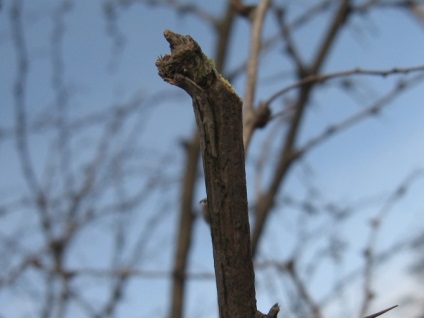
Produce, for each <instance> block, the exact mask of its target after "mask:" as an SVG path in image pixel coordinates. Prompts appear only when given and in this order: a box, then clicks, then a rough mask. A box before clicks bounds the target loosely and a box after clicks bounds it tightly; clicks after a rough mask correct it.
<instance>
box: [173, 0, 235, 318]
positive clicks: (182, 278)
mask: <svg viewBox="0 0 424 318" xmlns="http://www.w3.org/2000/svg"><path fill="white" fill-rule="evenodd" d="M233 22H234V10H233V8H232V5H231V3H228V4H227V10H226V14H225V16H224V18H223V20H222V21H221V22H220V23H218V24H217V33H218V43H217V45H216V52H215V66H216V69H217V70H219V71H222V70H223V69H224V65H225V59H226V56H227V52H228V42H229V40H230V35H231V30H232V27H233ZM199 151H200V147H199V139H198V137H197V131H195V132H194V134H193V137H192V138H191V140H190V141H189V143H188V146H187V152H186V161H185V164H186V165H185V170H184V174H183V178H182V179H183V184H182V193H181V206H180V212H179V214H180V220H179V225H178V234H177V243H176V251H175V256H174V266H173V277H172V288H171V306H170V312H169V314H168V317H170V318H181V317H183V312H184V294H185V286H186V275H185V274H186V271H187V263H188V257H189V252H190V247H191V241H192V237H193V228H194V226H193V225H194V222H193V221H194V215H193V211H192V204H193V196H194V187H195V184H196V174H197V163H198V159H199Z"/></svg>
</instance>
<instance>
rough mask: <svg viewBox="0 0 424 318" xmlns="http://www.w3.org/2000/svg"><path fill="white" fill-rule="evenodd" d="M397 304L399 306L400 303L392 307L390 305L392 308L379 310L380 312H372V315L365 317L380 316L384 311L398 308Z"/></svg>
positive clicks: (373, 317)
mask: <svg viewBox="0 0 424 318" xmlns="http://www.w3.org/2000/svg"><path fill="white" fill-rule="evenodd" d="M397 306H398V305H394V306H392V307H390V308H387V309H384V310H382V311H379V312H377V313H375V314H372V315H369V316H366V317H364V318H375V317H378V316H380V315H382V314H384V313H386V312H388V311H389V310H392V309H393V308H396V307H397Z"/></svg>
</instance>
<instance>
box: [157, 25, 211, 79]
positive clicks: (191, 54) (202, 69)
mask: <svg viewBox="0 0 424 318" xmlns="http://www.w3.org/2000/svg"><path fill="white" fill-rule="evenodd" d="M163 35H164V37H165V39H166V40H167V41H168V43H169V47H170V49H171V54H166V55H165V56H160V57H159V58H158V59H157V60H156V66H157V68H158V71H159V76H160V77H162V78H163V79H164V80H165V81H167V82H168V83H171V84H174V85H176V82H175V79H174V78H175V75H177V74H180V75H183V76H184V77H188V78H189V79H191V80H192V81H194V82H195V83H196V84H199V85H203V84H204V83H205V81H206V79H207V78H208V77H209V76H210V75H211V74H214V67H213V64H212V63H210V61H209V59H208V58H207V57H206V55H204V54H203V52H202V50H201V48H200V46H199V44H197V42H196V41H194V40H193V38H192V37H191V36H189V35H181V34H177V33H174V32H172V31H170V30H165V31H164V32H163Z"/></svg>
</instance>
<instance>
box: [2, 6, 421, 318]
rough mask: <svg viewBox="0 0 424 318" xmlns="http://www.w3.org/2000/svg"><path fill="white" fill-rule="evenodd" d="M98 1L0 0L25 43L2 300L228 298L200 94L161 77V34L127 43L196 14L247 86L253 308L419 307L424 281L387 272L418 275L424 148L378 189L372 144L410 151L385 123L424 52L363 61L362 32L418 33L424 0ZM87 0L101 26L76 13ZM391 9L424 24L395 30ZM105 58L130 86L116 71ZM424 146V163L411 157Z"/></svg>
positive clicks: (120, 311) (116, 302) (217, 61)
mask: <svg viewBox="0 0 424 318" xmlns="http://www.w3.org/2000/svg"><path fill="white" fill-rule="evenodd" d="M95 10H97V11H90V13H84V5H82V2H81V1H78V0H61V1H46V3H45V4H37V5H34V4H31V3H29V1H27V2H25V1H23V0H14V1H4V2H2V1H0V14H2V16H3V18H4V19H2V20H5V21H6V22H4V21H2V22H1V23H2V24H7V27H5V28H2V31H0V47H2V48H5V52H6V51H7V52H9V51H10V52H12V53H10V54H11V56H12V57H13V58H11V60H13V67H12V68H10V69H8V68H6V66H5V68H4V69H5V70H6V69H7V70H11V71H10V72H3V73H5V74H6V73H7V75H0V76H1V78H3V76H4V81H6V82H7V85H2V86H5V87H7V92H6V90H5V89H3V91H2V94H4V96H5V99H6V95H7V96H9V97H7V98H8V100H7V101H6V100H5V103H2V104H3V106H2V110H1V113H0V114H3V113H4V116H3V115H0V117H3V118H4V119H0V150H1V152H0V162H4V164H3V165H2V167H1V168H0V169H1V172H0V174H1V175H2V178H1V179H2V182H0V264H1V265H2V271H1V273H0V305H1V308H4V309H2V310H1V311H2V312H3V310H4V315H5V316H9V315H11V313H13V316H14V317H40V318H41V317H42V318H50V317H58V318H62V317H63V318H65V317H92V318H94V317H102V318H103V317H151V316H153V315H154V316H158V317H169V318H182V317H192V316H196V317H205V318H208V317H216V316H217V308H216V286H215V284H214V282H215V273H214V268H213V256H212V248H211V244H210V231H209V225H208V223H207V222H205V220H204V218H203V217H202V212H204V211H201V209H202V207H201V206H200V205H199V204H198V202H199V200H200V199H203V198H204V197H205V195H204V192H205V190H204V174H203V170H202V168H201V162H200V160H199V158H200V153H201V149H200V146H199V137H198V131H197V128H195V124H194V120H193V118H192V117H193V116H188V115H187V117H184V118H183V116H186V114H189V112H188V111H187V112H186V110H184V111H181V109H182V108H183V107H180V106H179V105H176V104H181V105H182V106H184V109H185V106H187V108H189V105H186V104H189V102H188V101H187V99H186V98H185V97H186V96H183V95H181V94H179V92H176V91H175V90H174V89H172V88H167V87H164V86H159V84H158V85H157V86H153V84H151V83H152V82H153V80H152V78H150V77H152V76H156V75H152V74H154V73H149V72H148V71H146V69H154V60H153V59H151V60H147V59H146V58H145V56H148V55H147V52H149V51H152V50H156V49H157V47H156V46H151V40H149V41H146V42H143V45H144V47H143V48H141V49H139V51H136V52H137V53H136V54H135V55H136V57H135V58H134V59H132V57H131V55H134V54H132V53H133V51H131V49H132V46H137V43H140V42H142V41H145V40H143V39H145V38H148V37H149V35H148V34H147V33H148V31H146V30H149V29H150V28H152V29H155V35H154V37H153V38H154V41H155V42H157V43H158V46H160V45H163V38H162V32H163V30H164V29H167V28H170V26H169V25H173V26H175V27H176V28H178V27H180V28H182V29H184V28H186V29H187V27H186V26H187V25H188V26H189V27H188V29H189V30H190V29H191V30H193V34H191V33H190V35H191V36H193V37H196V41H197V42H199V43H200V44H201V46H203V45H205V46H206V47H207V45H212V47H210V48H209V47H208V49H204V48H203V47H202V49H204V51H205V53H206V52H207V51H208V50H209V52H212V53H210V54H207V55H208V56H209V57H210V58H213V59H214V66H215V68H216V71H217V72H219V73H221V74H222V75H223V76H224V77H225V78H227V79H228V80H229V81H230V82H231V83H232V84H233V86H234V87H235V89H236V90H237V91H238V92H239V93H240V95H241V96H242V99H243V118H242V120H243V144H244V150H245V158H246V171H247V176H248V178H247V180H248V181H247V189H248V201H249V221H250V234H251V235H250V239H251V252H252V258H253V264H254V268H255V275H256V299H257V307H258V310H261V311H262V312H268V310H269V308H271V310H270V311H269V313H268V315H263V316H264V317H276V316H277V313H278V310H276V308H279V309H280V310H281V312H280V313H279V316H281V317H287V318H292V317H293V318H306V317H313V318H323V317H334V316H338V315H347V316H348V317H365V316H366V315H369V314H370V313H373V312H377V311H379V310H381V309H383V308H388V307H390V306H392V305H395V304H397V303H399V304H400V305H401V306H400V308H398V309H397V311H398V312H401V313H402V314H408V317H411V318H414V317H417V318H418V317H423V315H424V314H423V312H424V311H423V310H424V308H423V307H422V305H421V304H422V301H423V298H424V296H421V295H422V294H420V293H418V292H416V291H415V290H413V289H412V288H413V287H411V286H412V285H411V286H410V285H408V284H407V283H405V284H404V285H405V286H406V287H405V286H402V288H399V289H402V290H401V292H399V293H397V294H395V293H393V292H392V291H390V292H389V290H388V289H386V288H392V287H393V284H394V283H399V282H400V280H398V279H394V278H393V277H392V276H391V275H402V279H403V277H413V276H408V274H407V272H406V271H405V272H403V271H402V270H400V269H399V268H401V269H403V268H407V267H408V266H410V264H409V263H408V264H406V263H407V261H404V260H405V259H407V258H408V257H409V258H410V255H414V253H413V252H414V251H415V252H416V251H420V248H422V245H423V243H422V242H423V241H424V235H423V233H424V232H423V231H424V228H423V227H422V224H420V222H412V221H410V220H414V219H416V218H417V216H418V219H419V215H420V213H421V214H422V206H421V207H419V206H418V207H417V206H416V202H417V198H420V195H421V196H422V192H421V194H420V193H418V192H419V188H420V185H422V182H423V179H424V178H423V169H424V167H423V166H422V160H420V158H419V154H418V155H417V158H414V159H411V160H409V159H407V158H406V154H405V157H401V155H399V158H402V159H399V163H398V165H399V166H401V167H402V168H399V169H396V168H397V167H395V166H392V167H390V168H389V170H390V171H387V175H390V174H393V175H394V177H390V178H389V177H387V179H385V180H383V181H382V183H380V184H383V185H384V186H382V187H381V188H376V189H374V190H372V191H370V190H368V187H367V185H366V184H367V183H372V182H371V181H374V180H373V179H375V178H377V174H374V171H373V170H378V169H377V167H376V166H371V165H366V164H364V162H366V161H367V158H368V153H367V152H366V150H369V149H370V148H378V145H377V144H373V145H372V146H369V144H368V148H367V147H365V146H364V145H365V144H367V142H368V140H366V139H368V138H369V139H371V138H372V137H374V136H372V135H373V134H376V135H377V134H378V132H379V133H380V134H387V141H385V142H387V143H390V144H393V146H392V147H393V152H397V148H396V147H400V146H399V144H400V143H402V142H399V140H395V139H396V136H395V133H393V134H389V133H388V132H387V131H388V130H390V129H393V130H396V127H397V126H396V125H398V122H397V121H396V120H393V117H391V116H392V114H397V113H396V110H395V108H396V107H397V108H399V107H398V106H396V107H394V106H393V105H394V104H395V103H396V102H398V101H399V100H401V101H404V104H403V109H402V112H403V114H404V115H405V118H406V119H405V118H403V117H402V118H399V125H400V122H403V123H404V122H405V121H408V120H412V119H414V118H416V117H417V116H418V115H416V114H418V113H419V111H418V110H419V108H421V107H420V103H421V101H420V100H418V101H416V100H414V99H411V98H414V97H411V96H416V94H417V93H416V91H417V90H420V89H421V90H422V88H423V85H424V64H423V63H420V62H418V63H415V64H414V63H411V62H410V61H409V60H407V59H406V58H405V59H402V58H400V59H399V60H400V61H404V62H403V63H398V61H399V60H396V61H395V62H393V63H392V61H391V60H390V57H391V56H395V55H396V54H393V53H391V54H388V56H390V57H387V58H386V59H384V62H382V61H379V60H372V59H370V60H368V62H367V64H364V65H363V64H361V61H359V62H357V61H354V62H352V58H351V57H350V56H349V54H348V53H349V50H353V49H352V47H353V46H355V47H356V46H357V47H362V48H363V47H365V48H364V49H363V52H365V53H364V55H367V54H368V52H369V51H370V50H372V49H373V48H374V43H373V42H374V41H375V42H377V43H381V42H378V41H379V38H385V39H386V42H384V43H385V45H387V46H388V47H387V50H388V51H390V50H393V48H396V47H397V44H396V43H397V41H398V42H399V43H400V42H402V43H406V42H407V41H409V42H408V43H410V42H414V41H416V40H414V39H415V38H418V37H419V36H422V32H423V31H424V29H423V28H422V26H423V25H424V24H423V23H424V22H423V21H424V20H423V16H424V15H423V12H424V6H423V4H422V3H420V1H415V0H393V1H391V0H364V1H350V0H339V1H334V0H319V1H312V0H311V1H309V0H306V1H290V0H281V1H271V0H258V1H255V2H253V3H252V2H246V1H241V0H227V1H225V0H222V1H216V2H210V3H209V2H207V1H205V2H202V1H185V0H104V1H102V2H101V5H98V7H96V9H95ZM85 14H86V15H85ZM88 14H90V16H89V20H90V19H92V20H93V23H94V24H95V25H96V27H93V28H92V29H91V27H89V28H87V30H83V31H81V29H79V26H78V24H80V23H79V21H80V20H81V19H82V20H84V19H85V20H87V19H86V18H87V15H88ZM137 15H139V16H142V17H143V19H141V18H139V17H138V16H137ZM135 16H136V17H135ZM6 17H8V19H6ZM149 17H150V18H149ZM152 17H153V18H152ZM148 18H149V19H148ZM390 18H393V19H396V22H398V23H401V22H402V23H405V25H407V26H408V27H409V29H408V30H413V31H414V32H415V33H414V34H413V35H412V36H410V37H407V36H406V35H402V34H401V35H399V34H393V32H392V31H391V30H385V29H384V28H385V27H386V26H387V25H388V24H387V19H390ZM146 21H148V22H146ZM96 23H97V24H98V25H101V26H100V27H98V28H99V29H97V24H96ZM47 24H48V25H49V26H48V27H46V26H45V25H47ZM84 24H85V23H84ZM130 25H131V27H129V26H130ZM195 25H196V26H199V29H201V30H203V32H204V33H201V32H200V31H197V30H196V29H197V27H193V26H195ZM38 28H45V29H44V30H48V32H47V34H48V35H47V36H45V37H43V41H44V42H40V43H38V38H37V37H34V31H33V29H35V30H37V31H38V30H39V29H38ZM3 29H4V30H5V31H3ZM133 29H136V31H134V30H133ZM130 30H131V32H130ZM205 30H207V31H205ZM133 32H134V34H136V35H134V34H133ZM411 32H412V31H411ZM186 33H188V32H186ZM140 34H141V35H140ZM202 36H203V37H204V38H202ZM99 38H102V41H104V42H105V43H107V44H106V45H105V44H104V42H101V43H100V42H98V41H99V40H98V39H99ZM387 38H388V39H389V40H387ZM34 39H35V40H34ZM87 39H88V40H87ZM211 39H212V40H211ZM305 39H306V40H305ZM401 40H402V41H401ZM310 42H311V43H312V44H311V43H310ZM211 43H212V44H211ZM352 43H354V44H352ZM390 45H392V46H390ZM403 45H405V44H403ZM410 45H411V47H412V48H414V47H415V46H414V45H415V43H411V44H410ZM151 47H153V48H151ZM74 50H76V51H77V53H75V52H74ZM161 50H162V49H161ZM399 50H400V51H399V52H401V53H402V54H407V53H408V54H412V53H413V52H410V48H409V47H408V48H400V49H399ZM408 50H409V51H408ZM417 50H419V49H417ZM88 51H90V52H91V53H88ZM407 51H408V52H407ZM92 52H94V53H92ZM128 52H132V53H128ZM140 52H142V53H140ZM139 53H140V55H139V56H138V55H137V54H139ZM150 53H152V54H153V55H154V56H157V55H159V54H161V53H163V51H157V52H156V51H153V52H150ZM401 53H399V54H397V55H399V56H401V55H402V54H401ZM73 54H75V56H74V55H73ZM85 54H87V55H89V54H94V56H102V58H101V59H102V61H103V60H104V61H105V63H104V65H103V66H104V68H103V69H102V70H101V71H99V70H98V69H96V71H93V72H94V73H95V72H97V73H98V74H95V75H93V74H91V73H90V72H91V71H86V72H85V71H84V68H87V69H88V68H89V67H90V64H93V65H94V64H96V62H97V61H94V60H95V58H93V61H88V62H87V61H85ZM417 54H419V53H417ZM408 56H410V55H408ZM72 59H75V60H78V62H74V61H72V63H71V62H70V60H72ZM126 59H128V61H130V63H131V65H129V66H128V65H127V64H126ZM99 60H100V58H99ZM417 60H418V59H417ZM370 63H371V64H370ZM139 65H142V66H141V67H139ZM370 65H371V67H369V66H370ZM2 68H3V66H2ZM125 68H128V69H137V70H138V71H137V72H138V74H137V77H136V79H134V78H135V77H134V74H132V75H129V74H130V73H129V72H128V73H125V74H126V75H125V76H131V79H129V80H128V81H127V80H124V79H122V78H120V74H121V72H123V70H124V69H125ZM75 69H81V70H80V71H79V72H81V73H78V72H77V71H75ZM75 74H79V75H77V76H76V75H75ZM81 74H83V75H81ZM105 74H107V75H105ZM145 74H148V75H145ZM85 77H87V79H86V78H85ZM106 77H107V78H108V79H107V80H110V78H112V80H111V81H112V82H114V81H115V82H114V84H113V85H115V84H116V83H117V82H118V83H119V82H120V81H122V82H123V83H125V84H123V85H122V86H126V87H125V88H124V89H122V86H119V85H120V84H116V86H114V88H112V89H111V86H110V85H109V84H103V83H104V82H103V80H105V79H104V78H106ZM143 77H146V78H143ZM147 77H148V78H147ZM139 78H143V80H142V81H141V83H142V84H140V80H139ZM86 80H87V82H93V81H94V83H91V84H92V85H93V86H92V87H90V88H87V87H85V86H84V85H86V84H85V83H86ZM154 80H157V79H156V78H155V79H154ZM134 82H135V83H134ZM158 82H159V81H158ZM128 83H129V84H128ZM160 84H162V83H160ZM102 85H105V86H102ZM108 85H109V86H108ZM113 85H112V86H113ZM149 85H152V86H149ZM97 86H98V90H97V89H94V88H93V87H97ZM127 86H128V87H127ZM116 87H118V88H116ZM157 87H161V88H157ZM115 88H116V92H115V91H113V89H115ZM90 89H91V90H92V91H90ZM165 89H166V90H165ZM121 90H122V91H125V93H121ZM111 91H113V92H111ZM40 95H42V96H41V97H40ZM93 95H95V96H94V97H93ZM105 96H107V97H105ZM416 105H417V106H416ZM164 109H165V110H164ZM395 116H396V115H395ZM324 117H325V118H324ZM388 118H389V119H388ZM181 122H183V124H181ZM387 122H389V123H387ZM187 123H190V124H187ZM386 124H387V125H386ZM406 125H408V124H406ZM381 126H384V127H383V128H381ZM187 127H193V129H192V130H187ZM375 127H378V128H377V129H376V130H375V129H374V128H375ZM178 129H180V130H178ZM379 129H380V130H379ZM382 130H384V132H383V133H382V132H381V131H382ZM368 131H370V133H369V132H368ZM376 131H378V132H376ZM411 134H412V132H411ZM168 135H169V136H168ZM356 135H357V136H360V137H358V139H361V138H362V140H361V141H358V144H359V146H354V145H353V142H352V140H354V139H355V138H354V137H352V136H356ZM346 136H348V137H346ZM166 138H169V139H166ZM358 139H355V140H358ZM364 139H365V140H364ZM379 140H380V142H382V141H381V140H383V138H382V139H379ZM385 140H386V139H385ZM350 143H352V144H350ZM334 145H336V146H334ZM341 145H342V146H341ZM338 147H339V148H338ZM350 147H351V148H352V149H353V148H355V149H356V150H349V149H350ZM321 149H325V151H329V152H330V153H329V154H328V155H327V154H325V155H323V154H322V153H319V152H320V150H321ZM329 149H330V150H329ZM364 149H365V150H364ZM349 151H351V152H349ZM343 152H349V153H348V154H347V155H344V154H343ZM417 152H418V150H417ZM317 153H319V154H317ZM358 153H360V155H358ZM339 156H340V157H339ZM350 156H351V157H352V158H354V159H352V160H347V159H346V158H349V157H350ZM330 157H331V158H330ZM334 158H336V159H334ZM337 158H342V159H340V160H345V161H346V162H339V163H337V164H335V162H336V161H337V160H338V159H337ZM358 158H359V159H358ZM421 159H422V158H421ZM355 160H356V161H355ZM408 160H409V161H408ZM381 161H384V159H382V160H381ZM411 161H413V162H418V164H417V165H416V166H413V165H409V166H408V167H405V165H406V163H409V162H411ZM329 165H330V166H331V165H334V167H330V168H328V166H329ZM336 165H339V166H336ZM381 165H383V162H381ZM361 169H362V170H361ZM342 170H343V171H345V172H346V174H343V175H342V176H340V175H337V173H339V174H341V171H342ZM333 171H334V172H333ZM399 171H400V172H399ZM348 172H349V173H348ZM356 174H357V175H358V179H359V178H363V179H361V182H362V184H363V187H364V189H367V190H364V191H361V189H358V186H357V184H358V181H357V180H353V179H355V175H356ZM320 176H321V177H320ZM323 176H324V177H323ZM346 176H347V177H346ZM379 177H381V175H380V176H379ZM337 178H350V179H351V180H350V179H348V180H344V184H345V186H346V188H347V189H346V191H344V192H343V193H345V195H340V194H339V193H338V192H337V191H336V190H338V189H336V190H334V192H337V194H334V193H333V192H332V190H331V186H329V185H328V184H327V183H326V181H327V180H330V179H331V180H334V179H337ZM386 180H389V181H386ZM393 180H395V181H393ZM396 180H397V181H396ZM335 184H340V183H337V182H336V183H335ZM350 187H352V188H351V189H350ZM359 188H360V186H359ZM421 188H422V186H421ZM350 190H351V191H350ZM364 193H365V194H364ZM414 200H415V201H414ZM411 202H412V203H411ZM420 208H421V211H420V210H419V209H420ZM400 220H405V222H403V221H400ZM408 222H409V223H408ZM421 253H422V252H421ZM416 259H417V263H416V264H415V265H414V269H415V273H422V268H423V265H422V263H423V260H422V258H420V257H417V258H416ZM386 270H387V271H389V270H390V271H392V272H390V273H394V274H389V275H388V276H390V278H387V277H385V276H384V275H385V271H386ZM400 273H401V274H400ZM421 275H422V274H421ZM405 280H406V278H405ZM386 286H389V287H386ZM385 292H387V294H385ZM393 295H395V296H393ZM276 302H278V303H279V307H278V306H277V305H275V306H274V307H271V306H272V305H273V304H275V303H276ZM389 302H390V303H389ZM390 314H391V313H390ZM390 314H389V313H387V314H386V315H390ZM244 318H245V317H244Z"/></svg>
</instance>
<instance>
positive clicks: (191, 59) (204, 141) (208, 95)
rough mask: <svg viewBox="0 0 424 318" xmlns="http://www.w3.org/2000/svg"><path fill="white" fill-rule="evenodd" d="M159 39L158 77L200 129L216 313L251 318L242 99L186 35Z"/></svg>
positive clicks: (252, 303)
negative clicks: (164, 48) (179, 92)
mask: <svg viewBox="0 0 424 318" xmlns="http://www.w3.org/2000/svg"><path fill="white" fill-rule="evenodd" d="M164 36H165V38H166V40H167V41H168V42H169V44H170V48H171V55H165V56H164V57H160V58H159V59H158V60H157V62H156V66H157V67H158V70H159V75H160V76H161V77H162V78H163V79H164V80H165V81H166V82H168V83H170V84H172V85H176V86H178V87H180V88H182V89H184V90H185V91H186V92H187V93H188V94H189V95H190V96H191V98H192V101H193V110H194V114H195V118H196V122H197V126H198V130H199V139H200V146H201V153H202V158H203V168H204V171H205V184H206V192H207V201H208V202H207V203H208V210H209V218H210V225H211V236H212V245H213V255H214V266H215V276H216V284H217V292H218V307H219V314H220V317H221V318H230V317H231V318H236V317H240V318H249V317H251V318H254V317H257V315H258V314H259V313H257V311H256V298H255V286H254V282H255V276H254V271H253V263H252V253H251V247H250V228H249V220H248V211H247V192H246V174H245V161H244V148H243V126H242V101H241V99H240V97H239V96H238V95H237V94H236V93H235V91H234V90H233V88H232V87H231V85H230V84H229V83H228V81H227V80H225V79H224V78H223V77H222V76H221V75H220V74H219V73H218V72H217V71H216V69H215V67H214V64H213V61H211V60H209V59H208V58H207V57H206V56H205V55H204V54H203V52H202V50H201V48H200V46H199V45H198V44H197V43H196V42H195V41H194V40H193V39H192V38H191V37H190V36H182V35H179V34H176V33H173V32H172V31H169V30H166V31H165V32H164ZM275 316H276V315H275ZM265 317H266V316H265Z"/></svg>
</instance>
